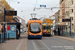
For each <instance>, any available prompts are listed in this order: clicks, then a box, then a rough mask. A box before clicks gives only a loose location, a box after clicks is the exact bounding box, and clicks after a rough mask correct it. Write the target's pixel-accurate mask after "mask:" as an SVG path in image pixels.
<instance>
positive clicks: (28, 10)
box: [6, 0, 59, 23]
mask: <svg viewBox="0 0 75 50" xmlns="http://www.w3.org/2000/svg"><path fill="white" fill-rule="evenodd" d="M6 1H7V2H8V4H9V5H10V6H11V7H12V8H14V9H15V10H17V16H19V17H21V18H23V19H24V20H25V21H26V22H25V23H27V22H28V20H29V19H30V18H31V15H30V14H32V13H35V14H36V16H35V17H36V18H41V17H44V16H45V18H49V16H52V15H54V14H55V12H57V11H58V10H59V8H57V9H55V8H53V9H52V10H51V9H35V11H33V9H34V8H35V7H36V8H41V7H40V5H46V8H51V7H59V0H6Z"/></svg>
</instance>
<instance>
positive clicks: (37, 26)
mask: <svg viewBox="0 0 75 50" xmlns="http://www.w3.org/2000/svg"><path fill="white" fill-rule="evenodd" d="M30 38H40V39H41V38H42V21H41V20H38V19H37V18H32V19H30V20H29V21H28V39H30Z"/></svg>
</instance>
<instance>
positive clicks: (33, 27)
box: [30, 23, 41, 33]
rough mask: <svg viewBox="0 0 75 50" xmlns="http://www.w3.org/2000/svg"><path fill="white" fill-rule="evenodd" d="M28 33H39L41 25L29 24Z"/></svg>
mask: <svg viewBox="0 0 75 50" xmlns="http://www.w3.org/2000/svg"><path fill="white" fill-rule="evenodd" d="M30 32H32V33H40V32H41V23H30Z"/></svg>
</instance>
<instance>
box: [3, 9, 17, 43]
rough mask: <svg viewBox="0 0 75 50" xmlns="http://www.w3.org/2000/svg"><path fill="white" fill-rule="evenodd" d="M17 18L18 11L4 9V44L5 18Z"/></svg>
mask: <svg viewBox="0 0 75 50" xmlns="http://www.w3.org/2000/svg"><path fill="white" fill-rule="evenodd" d="M6 15H7V16H17V11H10V10H6V9H5V8H4V40H3V41H2V43H6V41H5V16H6Z"/></svg>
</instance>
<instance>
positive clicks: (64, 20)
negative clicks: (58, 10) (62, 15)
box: [62, 19, 70, 22]
mask: <svg viewBox="0 0 75 50" xmlns="http://www.w3.org/2000/svg"><path fill="white" fill-rule="evenodd" d="M62 22H70V19H62Z"/></svg>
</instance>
